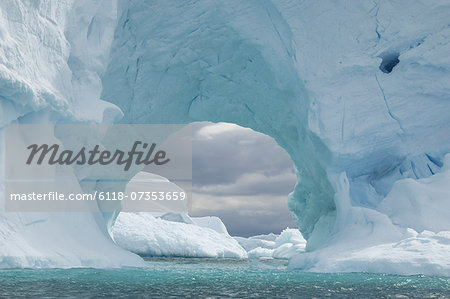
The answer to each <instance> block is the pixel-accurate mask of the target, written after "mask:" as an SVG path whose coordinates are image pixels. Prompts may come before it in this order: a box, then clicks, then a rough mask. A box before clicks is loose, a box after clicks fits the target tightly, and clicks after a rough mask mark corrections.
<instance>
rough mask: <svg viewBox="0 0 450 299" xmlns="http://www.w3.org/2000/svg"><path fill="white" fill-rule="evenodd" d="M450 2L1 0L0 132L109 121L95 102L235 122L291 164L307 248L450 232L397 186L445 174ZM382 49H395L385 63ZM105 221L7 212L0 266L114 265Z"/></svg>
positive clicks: (158, 118) (449, 146) (294, 205)
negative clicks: (263, 137)
mask: <svg viewBox="0 0 450 299" xmlns="http://www.w3.org/2000/svg"><path fill="white" fill-rule="evenodd" d="M447 2H448V1H441V0H433V1H427V3H426V4H425V3H423V2H422V1H409V2H408V3H406V4H405V2H404V1H390V0H378V1H373V2H372V1H369V2H358V3H349V2H348V1H335V0H323V1H290V0H272V1H264V0H258V1H256V0H254V1H252V0H249V1H245V2H244V1H233V0H231V1H221V0H218V1H211V2H208V1H197V2H195V3H189V4H188V3H187V2H184V1H179V2H174V1H170V2H168V1H133V0H129V1H118V2H116V1H104V2H100V1H88V0H86V1H85V0H80V1H73V2H71V1H64V2H61V1H54V2H36V1H35V2H23V1H17V0H5V1H1V2H0V8H1V9H0V10H1V14H0V22H1V28H0V40H1V51H0V135H1V134H2V128H3V127H4V126H5V125H7V124H9V123H13V122H18V123H47V122H80V121H81V122H84V121H90V122H91V121H95V122H114V121H118V120H119V119H120V117H121V115H122V112H121V111H120V110H119V109H117V107H116V106H114V105H113V104H110V103H107V102H105V101H102V100H101V97H103V98H104V99H105V100H108V101H110V102H112V103H115V104H117V105H118V106H119V107H120V108H121V109H122V110H123V113H124V116H125V117H124V119H123V120H122V121H124V122H147V123H152V122H154V123H160V122H177V123H178V122H184V123H189V122H192V121H197V120H211V121H226V122H234V123H237V124H239V125H241V126H247V127H251V128H253V129H255V130H256V131H260V132H263V133H265V134H267V135H270V136H272V137H274V138H275V139H276V140H277V142H278V143H279V144H280V145H281V146H282V147H283V148H284V149H285V150H286V151H287V152H288V153H289V154H290V155H291V157H292V160H293V161H294V163H295V164H296V165H297V168H298V177H299V183H298V185H297V187H296V189H295V191H294V193H293V194H292V195H291V197H290V207H291V209H292V210H293V211H294V212H295V213H296V214H297V216H298V221H299V226H300V228H301V230H302V231H303V233H304V234H305V236H308V237H309V240H308V244H309V245H308V246H310V247H311V244H314V243H315V244H317V245H319V244H321V243H322V244H323V242H324V240H325V239H327V237H328V236H329V234H330V232H333V231H334V230H335V231H339V230H343V229H346V230H350V231H351V233H350V234H348V235H347V239H345V238H336V235H335V236H334V237H333V238H334V240H336V239H340V240H341V241H342V240H343V241H344V242H346V241H349V242H347V243H348V244H350V243H352V244H353V241H354V240H358V239H359V238H360V237H366V240H367V239H369V241H371V242H372V240H375V238H372V236H373V234H374V233H378V235H380V236H383V238H384V239H383V240H382V241H386V238H385V236H386V235H388V234H387V233H388V232H391V231H396V232H397V231H398V228H402V229H405V228H407V227H412V228H414V229H416V230H419V229H430V230H434V231H436V230H438V229H442V228H444V230H448V227H449V225H450V224H448V222H445V221H448V219H450V217H448V214H445V212H444V213H443V216H447V217H443V218H440V219H439V221H436V224H439V227H437V226H434V227H435V228H433V227H432V226H430V224H429V222H428V219H427V218H430V217H427V215H435V213H427V212H426V210H427V209H429V207H434V208H435V209H438V210H441V211H448V209H447V208H445V206H444V205H442V204H436V203H435V202H431V203H430V202H429V200H428V199H427V197H425V198H422V200H423V202H421V205H420V206H419V207H418V208H417V211H418V212H417V213H416V211H413V210H411V209H407V208H406V207H408V206H410V205H411V200H410V198H403V201H398V196H392V194H391V193H390V192H391V190H394V191H397V192H396V195H399V194H400V195H401V194H402V192H400V191H401V189H402V188H400V191H399V188H395V187H396V186H397V187H398V186H399V185H400V187H401V185H402V184H403V185H408V184H413V185H414V184H416V185H417V186H416V187H417V188H419V187H420V184H421V183H420V182H419V179H421V178H426V177H428V176H431V175H433V174H437V175H440V173H439V172H442V169H443V166H444V167H445V163H444V159H443V157H444V155H445V153H448V152H450V139H449V138H448V136H449V132H450V113H449V99H450V90H449V87H448V82H450V56H449V55H448V53H449V51H450V43H449V42H448V41H449V40H450V30H449V27H448V19H449V15H448V14H449V13H448V12H449V11H450V9H449V8H450V7H449V3H447ZM118 3H120V4H118ZM117 6H119V7H117ZM23 45H28V46H27V47H25V46H23ZM110 53H111V55H110ZM386 53H387V54H389V53H391V54H392V53H395V57H397V60H398V62H397V60H396V61H395V62H396V63H397V64H396V65H395V67H394V68H393V69H392V70H391V72H389V73H384V72H383V71H382V70H380V68H379V67H380V64H382V63H383V61H382V60H383V58H385V57H386V55H385V54H386ZM397 55H398V56H397ZM0 142H3V140H1V139H0ZM0 159H3V157H0ZM2 165H4V163H3V161H0V168H1V167H2ZM0 170H1V169H0ZM1 176H2V171H0V178H1ZM411 179H412V180H411ZM399 181H400V184H397V182H399ZM444 185H445V186H447V185H448V184H444ZM393 186H394V188H393ZM416 187H414V188H416ZM3 188H4V185H3V181H2V180H0V191H2V190H3ZM414 188H412V189H411V190H414ZM411 192H412V191H411ZM388 194H390V195H391V196H389V195H388ZM412 194H413V195H415V194H416V192H412ZM445 194H448V192H447V193H445ZM387 195H388V197H387V199H388V200H387V202H388V203H391V204H394V205H395V203H396V202H397V203H398V206H397V207H396V208H397V210H398V211H397V212H398V215H393V214H392V213H390V212H389V209H388V208H389V207H386V205H385V204H383V203H386V201H385V198H386V196H387ZM411 198H413V199H414V196H412V197H411ZM443 198H444V199H445V197H443ZM3 201H4V198H3V193H2V192H0V202H3ZM443 202H445V200H444V201H443ZM447 202H448V201H447ZM391 208H392V205H391ZM391 211H392V210H391ZM412 215H414V217H411V216H412ZM392 220H394V222H395V224H394V223H392V222H393V221H392ZM441 220H443V221H441ZM77 226H79V227H82V228H83V230H84V232H83V233H80V231H78V230H77V229H75V227H77ZM104 226H105V223H104V219H101V217H98V215H84V216H82V218H80V216H78V215H72V216H70V215H48V214H45V215H41V214H39V215H22V214H13V215H11V214H6V213H3V211H1V213H0V267H20V266H29V267H35V266H39V265H40V266H47V267H51V266H57V267H60V266H61V265H63V266H74V265H80V266H83V265H84V266H105V265H112V262H111V259H110V257H111V256H115V257H119V258H117V259H115V260H114V261H117V263H115V265H123V263H122V261H126V260H127V257H129V253H125V252H118V251H117V248H116V247H115V246H114V244H113V243H112V241H111V240H109V239H108V238H109V236H108V235H107V233H105V227H104ZM358 227H359V228H364V229H363V230H362V231H359V232H361V233H360V234H355V232H356V231H357V230H356V229H354V228H358ZM380 227H381V229H380ZM48 228H51V229H52V230H51V232H52V233H50V234H48V233H47V232H48V231H49V230H47V229H48ZM53 229H54V230H53ZM89 231H91V232H93V231H94V232H95V233H94V234H90V233H89ZM49 236H50V239H49V240H48V241H49V242H46V243H48V244H49V245H47V244H43V242H42V240H47V237H49ZM56 236H64V239H63V240H64V244H61V243H58V241H57V240H56V239H55V238H56ZM42 237H45V238H44V239H43V238H42ZM396 238H397V240H399V239H400V237H398V236H397V237H396ZM92 240H99V241H97V242H92ZM332 241H333V240H332ZM350 241H352V242H350ZM371 242H360V244H359V245H357V246H360V247H361V248H364V247H367V246H369V245H370V244H372V243H371ZM377 242H379V243H382V242H380V239H377ZM100 243H101V244H100ZM82 244H92V246H91V247H90V248H88V249H86V248H84V247H83V246H82ZM74 245H76V246H74ZM100 245H101V246H100ZM312 247H314V246H312ZM49 248H50V249H52V250H50V251H49V250H48V249H49ZM99 248H103V249H104V250H103V249H102V250H99ZM106 251H108V252H109V253H110V255H109V256H107V257H105V256H103V255H102V253H103V252H106ZM333 253H334V252H333V251H329V252H327V253H326V254H324V255H323V258H324V260H325V259H326V258H327V257H328V256H329V255H330V254H333ZM120 255H121V257H120ZM69 256H70V258H68V257H69ZM55 257H57V258H55ZM61 257H63V258H61ZM131 259H132V260H133V261H135V259H133V258H131ZM319 260H320V259H319ZM99 261H101V262H99ZM128 261H130V260H128ZM304 262H305V263H302V265H306V266H305V267H302V268H304V269H305V268H308V267H310V265H312V264H314V263H315V262H317V259H316V260H314V259H311V260H308V258H305V260H304ZM344 263H345V262H344ZM322 269H324V268H322ZM346 269H348V268H346ZM353 269H355V268H353ZM356 269H361V268H356Z"/></svg>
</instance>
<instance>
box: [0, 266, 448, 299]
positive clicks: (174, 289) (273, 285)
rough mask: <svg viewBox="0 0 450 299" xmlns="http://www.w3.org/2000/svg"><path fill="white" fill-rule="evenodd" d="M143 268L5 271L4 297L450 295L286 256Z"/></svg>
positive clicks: (432, 285)
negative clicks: (294, 267) (291, 266)
mask: <svg viewBox="0 0 450 299" xmlns="http://www.w3.org/2000/svg"><path fill="white" fill-rule="evenodd" d="M148 266H149V267H148V268H139V269H135V268H132V269H115V270H98V269H68V270H63V269H51V270H0V297H1V298H33V297H46V298H54V297H56V298H99V297H100V298H111V297H120V298H171V297H187V298H199V297H200V298H204V297H208V298H217V297H234V298H236V297H238V298H239V297H244V298H314V297H316V298H324V297H330V298H450V278H445V277H428V276H419V275H418V276H398V275H383V274H361V273H348V274H317V273H305V272H300V271H289V270H286V262H284V261H265V262H261V261H251V260H228V259H224V260H214V259H151V260H149V261H148Z"/></svg>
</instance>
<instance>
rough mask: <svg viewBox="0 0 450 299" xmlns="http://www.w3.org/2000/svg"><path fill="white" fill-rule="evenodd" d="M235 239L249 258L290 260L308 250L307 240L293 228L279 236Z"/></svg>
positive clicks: (287, 229)
mask: <svg viewBox="0 0 450 299" xmlns="http://www.w3.org/2000/svg"><path fill="white" fill-rule="evenodd" d="M234 238H235V239H236V240H237V241H238V242H239V244H241V245H242V247H244V248H245V250H247V252H248V257H249V258H276V259H289V258H291V257H293V256H294V255H296V254H299V253H301V252H304V251H305V248H306V240H305V239H304V238H303V236H302V234H301V233H300V231H299V230H298V229H293V228H286V229H285V230H283V231H282V232H281V234H279V235H275V234H270V235H260V236H253V237H250V238H243V237H234Z"/></svg>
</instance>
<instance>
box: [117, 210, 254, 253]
mask: <svg viewBox="0 0 450 299" xmlns="http://www.w3.org/2000/svg"><path fill="white" fill-rule="evenodd" d="M173 214H175V213H172V217H173ZM183 218H184V219H187V220H190V218H189V216H187V215H183ZM172 219H174V218H172ZM178 220H179V219H175V221H173V220H172V221H170V220H165V219H164V217H154V216H152V215H150V214H149V213H120V214H119V217H118V218H117V220H116V222H115V224H114V226H113V228H112V234H113V237H114V240H115V242H116V243H117V244H118V245H119V246H120V247H122V248H124V249H126V250H129V251H131V252H134V253H137V254H139V255H141V256H151V257H159V256H164V257H208V258H246V257H247V252H246V251H245V250H244V249H243V248H242V247H241V246H240V245H239V243H238V242H237V241H236V240H234V239H233V238H232V237H231V236H230V235H228V233H220V232H217V231H215V230H213V229H211V228H208V227H205V226H199V225H196V224H194V222H193V220H190V223H185V222H180V221H178ZM222 225H223V224H222Z"/></svg>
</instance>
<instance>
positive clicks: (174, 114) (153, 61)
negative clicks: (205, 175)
mask: <svg viewBox="0 0 450 299" xmlns="http://www.w3.org/2000/svg"><path fill="white" fill-rule="evenodd" d="M261 4H262V5H258V6H254V5H253V4H252V3H248V4H246V5H243V6H244V7H236V6H235V3H228V2H226V1H224V2H222V3H221V4H220V5H221V9H216V3H212V2H211V3H210V4H206V3H197V4H193V5H191V4H189V5H180V6H179V7H171V9H168V7H166V8H167V9H164V8H163V9H158V7H159V6H160V5H162V3H156V4H151V2H146V3H135V4H131V5H130V7H128V8H127V10H126V11H124V13H123V15H122V16H121V18H120V20H119V22H118V24H119V25H118V27H117V30H116V40H115V44H114V45H113V50H112V56H111V63H110V64H109V66H108V70H107V72H106V74H105V75H104V76H103V94H102V98H103V99H105V100H107V101H109V102H111V103H114V104H116V105H118V106H119V107H120V108H121V109H122V111H123V112H124V118H123V120H122V121H123V122H125V123H128V122H130V123H170V122H174V123H190V122H194V121H212V122H229V123H236V124H238V125H240V126H243V127H249V128H252V129H253V130H255V131H258V132H262V133H264V134H267V135H269V136H271V137H273V138H274V139H275V140H276V141H277V142H278V143H279V144H280V145H281V147H283V148H284V149H285V150H286V151H287V152H288V153H289V154H290V156H291V157H292V160H293V162H294V164H295V166H296V168H297V175H298V178H299V183H298V184H297V186H296V187H295V191H294V193H293V194H291V196H290V200H289V206H290V209H291V210H292V211H293V212H294V213H295V215H296V216H297V222H298V225H299V228H300V230H301V231H302V233H303V234H304V235H305V237H307V238H308V237H309V236H310V235H311V233H312V232H313V231H314V228H315V225H316V223H318V222H319V221H320V220H321V219H324V218H329V219H330V221H331V222H332V219H333V218H334V213H335V205H334V201H333V194H334V192H333V189H332V187H331V185H330V182H329V181H328V178H327V174H326V166H327V164H329V162H330V160H329V159H330V154H329V152H328V149H327V148H326V147H325V146H324V145H323V143H322V142H321V141H320V139H318V138H317V137H316V136H315V134H314V133H313V132H311V130H310V129H309V127H308V117H307V115H308V108H309V105H310V100H309V98H308V94H307V93H306V91H305V87H304V86H303V83H302V81H301V80H300V78H299V75H298V72H297V62H296V57H295V49H294V45H293V43H292V36H291V35H292V33H291V32H290V29H289V26H288V25H287V24H286V23H285V22H284V21H283V19H282V17H281V15H280V14H279V12H278V11H277V10H276V9H275V7H274V6H273V5H272V4H271V3H270V2H263V3H261ZM205 5H206V6H207V7H205ZM162 6H164V5H162ZM242 9H243V10H244V11H245V12H246V13H245V14H238V13H237V12H238V11H240V10H242ZM143 11H145V12H148V13H142V12H143ZM152 11H157V13H155V14H152V13H151V12H152ZM175 15H177V16H179V17H176V18H174V17H173V16H175ZM230 16H232V18H231V19H230ZM248 18H252V22H248ZM331 222H330V223H331Z"/></svg>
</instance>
